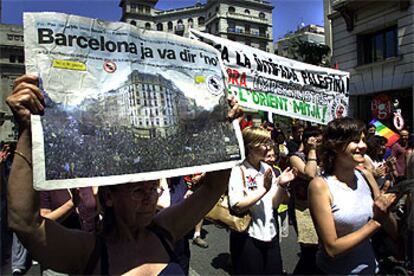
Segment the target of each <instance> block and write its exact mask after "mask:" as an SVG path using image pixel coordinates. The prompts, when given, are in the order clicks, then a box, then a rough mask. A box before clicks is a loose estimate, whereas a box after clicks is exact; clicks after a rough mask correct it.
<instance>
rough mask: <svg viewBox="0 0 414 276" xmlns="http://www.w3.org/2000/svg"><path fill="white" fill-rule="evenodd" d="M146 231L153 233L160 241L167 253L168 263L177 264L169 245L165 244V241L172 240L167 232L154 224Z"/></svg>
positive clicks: (175, 256)
mask: <svg viewBox="0 0 414 276" xmlns="http://www.w3.org/2000/svg"><path fill="white" fill-rule="evenodd" d="M148 230H150V231H151V232H153V233H154V234H155V235H156V236H157V237H158V239H159V240H160V241H161V243H162V245H163V246H164V248H165V250H166V251H167V253H168V256H170V261H171V262H175V263H178V258H177V255H176V254H175V252H174V250H173V248H172V247H171V244H170V243H169V242H167V239H169V240H170V241H171V240H172V237H171V234H170V233H169V232H168V231H167V230H165V229H164V228H162V227H161V226H159V225H157V224H154V223H153V224H151V225H150V226H149V227H148Z"/></svg>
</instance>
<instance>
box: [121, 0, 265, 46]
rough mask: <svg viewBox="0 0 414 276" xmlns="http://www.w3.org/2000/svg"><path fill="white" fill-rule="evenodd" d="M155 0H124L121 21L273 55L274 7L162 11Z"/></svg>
mask: <svg viewBox="0 0 414 276" xmlns="http://www.w3.org/2000/svg"><path fill="white" fill-rule="evenodd" d="M157 2H158V1H156V0H121V1H120V4H119V6H120V7H121V8H122V18H121V21H124V22H128V23H130V24H132V25H135V26H137V27H138V28H143V29H148V30H157V31H163V32H168V33H172V34H176V35H181V36H186V35H187V34H188V30H189V28H194V29H196V30H199V31H203V32H208V33H211V34H214V35H216V36H219V37H223V38H227V39H230V40H233V41H237V42H240V43H243V44H246V45H249V46H252V47H256V48H259V49H261V50H264V51H267V52H273V44H272V43H273V35H272V9H273V7H272V5H271V4H270V2H268V1H263V0H207V2H206V3H205V4H201V3H200V2H197V3H196V4H195V5H193V6H190V7H185V8H179V9H171V10H159V9H157V8H156V4H157Z"/></svg>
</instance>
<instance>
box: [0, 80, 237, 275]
mask: <svg viewBox="0 0 414 276" xmlns="http://www.w3.org/2000/svg"><path fill="white" fill-rule="evenodd" d="M37 85H38V78H37V77H36V76H31V75H24V76H22V77H20V78H18V79H17V80H16V81H15V86H14V90H13V92H12V95H11V96H9V97H8V98H7V103H8V105H9V106H10V107H11V109H12V111H13V113H14V115H15V118H16V119H17V120H18V122H19V125H20V135H19V141H18V144H17V149H16V154H15V158H14V163H13V167H12V171H11V175H10V182H9V190H8V192H9V194H8V196H9V198H8V199H9V226H10V227H11V228H12V229H13V230H14V231H15V232H16V233H17V234H18V236H19V238H20V239H21V240H22V242H23V244H24V245H25V246H26V247H27V249H28V250H29V251H30V253H31V254H32V256H33V257H34V258H35V259H36V260H38V261H39V263H41V264H42V265H43V266H44V267H48V268H50V269H53V270H55V271H59V272H64V273H71V274H124V273H131V274H138V275H155V274H178V275H179V274H182V273H183V272H182V270H181V268H180V267H179V265H178V264H177V262H176V260H175V256H174V253H173V252H172V250H171V247H172V245H173V244H174V242H175V241H176V240H178V239H180V238H181V237H182V236H183V235H184V234H185V233H187V232H188V231H189V230H191V229H192V228H193V227H194V225H195V224H196V223H197V222H199V221H200V219H201V218H203V217H204V215H205V214H206V213H207V212H208V211H209V210H210V209H211V208H212V206H213V205H214V203H215V202H216V201H217V200H218V198H219V197H220V195H221V194H222V193H223V192H224V191H225V189H226V185H225V183H227V180H228V179H229V171H227V170H225V171H218V172H212V173H207V174H206V176H205V177H204V179H203V180H202V181H203V182H204V184H203V185H202V186H201V187H200V188H199V189H198V191H197V192H195V193H194V194H193V196H191V197H189V198H188V199H186V200H184V201H183V202H182V203H180V204H177V205H175V206H173V207H171V208H168V209H165V210H164V211H162V212H160V213H158V214H156V215H155V211H156V203H157V198H158V196H159V195H160V193H161V192H162V190H161V189H160V188H159V181H146V182H141V183H130V184H124V185H117V186H108V187H103V188H102V189H100V191H99V196H100V199H101V202H102V205H103V209H104V211H105V213H104V223H103V224H104V225H103V230H102V232H101V233H100V234H98V235H96V234H93V233H87V232H80V231H73V230H69V229H66V228H64V227H62V226H61V225H59V224H57V223H55V222H54V221H51V220H49V219H45V218H43V217H41V216H40V213H39V195H38V193H37V192H35V191H34V190H33V187H32V182H33V171H32V154H31V149H32V145H31V128H30V115H31V114H42V113H43V112H44V104H43V101H44V99H43V95H42V93H41V91H40V89H39V88H38V86H37ZM231 104H232V105H233V108H232V110H231V111H230V112H229V117H230V118H235V117H238V115H240V109H238V105H237V103H236V102H235V100H234V101H232V103H231Z"/></svg>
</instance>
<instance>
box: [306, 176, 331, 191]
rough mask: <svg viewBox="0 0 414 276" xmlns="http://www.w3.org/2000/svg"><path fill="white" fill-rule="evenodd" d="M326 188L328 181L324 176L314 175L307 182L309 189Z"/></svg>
mask: <svg viewBox="0 0 414 276" xmlns="http://www.w3.org/2000/svg"><path fill="white" fill-rule="evenodd" d="M311 190H318V191H320V190H326V191H328V182H327V178H326V176H316V177H314V178H313V179H312V180H311V181H310V183H309V191H311Z"/></svg>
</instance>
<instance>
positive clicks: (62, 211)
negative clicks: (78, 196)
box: [40, 199, 75, 221]
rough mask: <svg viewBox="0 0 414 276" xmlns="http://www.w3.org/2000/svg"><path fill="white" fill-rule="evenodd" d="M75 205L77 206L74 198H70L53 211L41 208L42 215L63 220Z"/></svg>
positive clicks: (55, 219)
mask: <svg viewBox="0 0 414 276" xmlns="http://www.w3.org/2000/svg"><path fill="white" fill-rule="evenodd" d="M73 207H75V205H74V204H73V201H72V199H69V200H68V201H66V202H65V203H64V204H62V205H61V206H60V207H59V208H57V209H55V210H53V211H52V210H51V209H48V208H40V215H41V216H42V217H44V218H48V219H50V220H54V221H62V220H64V219H65V218H66V217H67V216H68V215H69V214H70V213H71V211H72V210H73Z"/></svg>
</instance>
